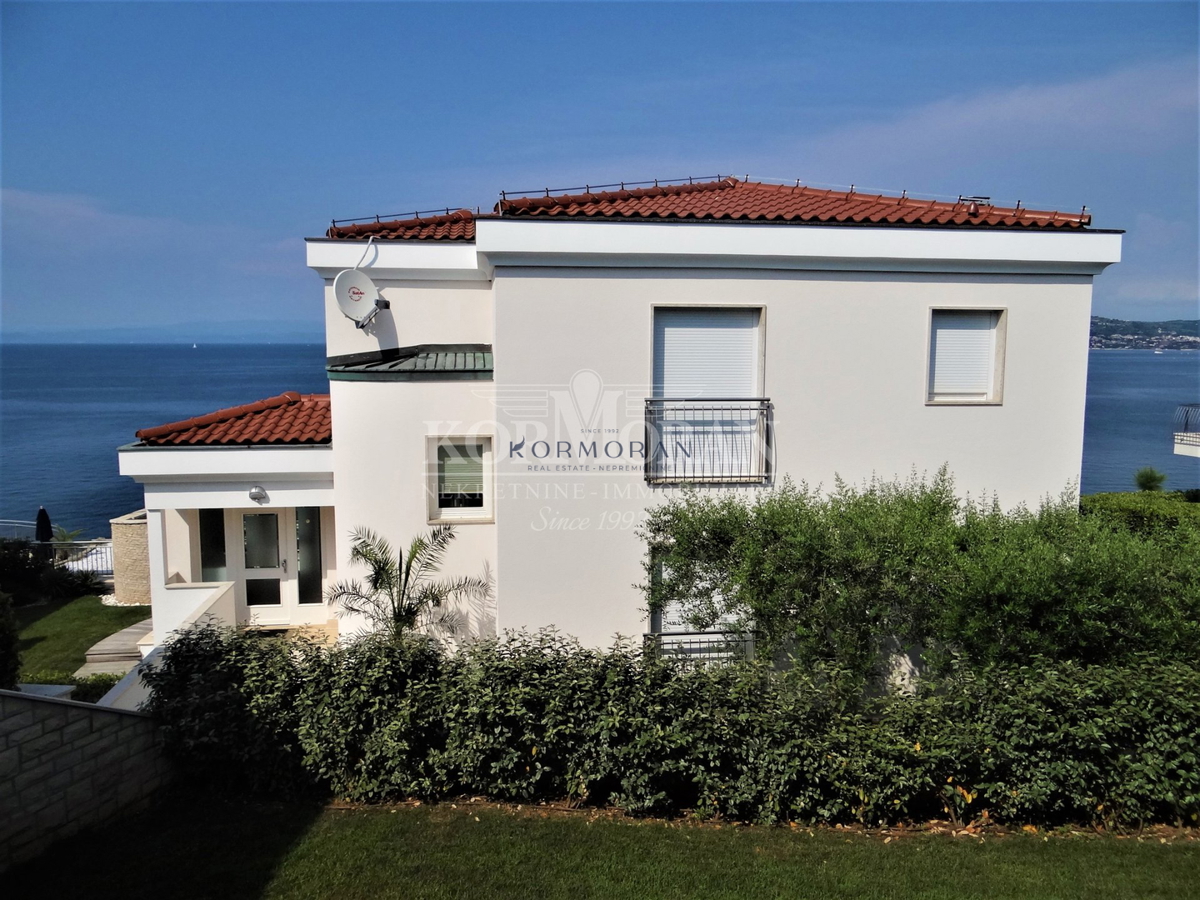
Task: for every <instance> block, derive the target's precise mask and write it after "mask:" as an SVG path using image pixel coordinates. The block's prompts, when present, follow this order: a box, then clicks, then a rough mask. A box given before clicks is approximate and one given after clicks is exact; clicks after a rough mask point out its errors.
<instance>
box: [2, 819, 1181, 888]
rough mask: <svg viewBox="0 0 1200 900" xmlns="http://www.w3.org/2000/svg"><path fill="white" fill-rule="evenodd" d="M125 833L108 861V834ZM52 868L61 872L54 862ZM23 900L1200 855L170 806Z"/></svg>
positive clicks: (789, 876) (1071, 881) (900, 873)
mask: <svg viewBox="0 0 1200 900" xmlns="http://www.w3.org/2000/svg"><path fill="white" fill-rule="evenodd" d="M113 833H120V834H122V835H125V836H126V839H125V840H123V841H122V843H121V845H120V848H119V849H114V845H113V844H112V842H111V840H110V839H108V838H106V837H105V835H106V834H108V835H111V834H113ZM62 860H70V865H63V864H62V862H61V861H62ZM9 879H10V880H9V884H8V887H9V888H11V896H14V897H18V896H19V897H22V898H39V897H45V898H51V897H56V898H57V897H87V898H89V900H104V898H121V900H125V898H128V897H143V896H144V897H150V896H153V897H155V898H158V900H193V898H202V897H203V898H207V897H220V898H222V900H237V898H251V897H254V898H268V900H284V898H323V897H336V898H338V900H356V898H363V900H380V898H389V897H397V898H405V900H423V898H454V897H470V898H476V897H486V898H498V900H504V898H521V900H527V898H558V897H562V898H570V900H580V898H605V900H622V898H639V900H642V898H655V897H663V898H691V897H695V898H703V900H726V898H758V897H763V898H767V897H770V898H776V897H788V898H792V897H795V898H803V897H813V898H822V900H834V898H905V900H910V898H922V900H925V898H928V900H939V898H946V900H950V898H954V900H970V898H987V900H1006V898H1021V900H1041V898H1054V900H1072V898H1088V900H1104V898H1110V897H1111V898H1122V900H1124V898H1130V897H1137V898H1145V900H1153V898H1167V897H1170V898H1187V897H1198V896H1200V840H1195V839H1194V836H1191V835H1184V836H1176V837H1174V838H1172V839H1171V840H1170V841H1169V842H1168V843H1167V844H1161V843H1159V838H1158V837H1154V838H1153V839H1147V840H1146V841H1145V842H1139V841H1138V840H1136V839H1133V838H1129V839H1118V838H1114V837H1100V836H1082V837H1060V836H1054V837H1050V838H1049V840H1045V839H1043V836H1041V835H1025V834H1016V835H1005V836H995V835H993V836H988V837H985V838H984V840H983V841H980V840H979V839H978V838H970V837H951V836H948V835H933V834H922V835H910V836H905V837H900V838H896V839H894V840H893V841H892V842H890V843H888V844H885V843H884V837H882V836H879V835H861V834H853V833H847V832H841V831H834V830H829V829H817V830H815V831H813V832H809V831H808V830H807V829H791V828H766V827H750V828H746V827H732V826H724V827H717V826H712V825H708V826H698V825H692V824H688V823H680V822H663V821H632V820H624V819H612V818H608V817H605V816H598V815H597V814H595V813H589V812H576V813H546V812H545V811H543V810H539V809H537V808H527V809H524V810H520V811H518V810H516V809H509V808H503V807H495V806H491V805H483V804H470V803H465V804H464V803H459V804H458V805H457V808H455V807H454V806H453V805H451V804H449V803H443V804H439V805H436V806H420V807H416V808H414V807H399V808H369V809H333V808H324V809H323V808H321V807H319V806H315V805H314V806H306V805H303V804H274V803H265V802H245V801H243V802H233V801H229V800H223V799H219V798H214V797H212V796H204V797H183V796H179V797H175V798H173V799H171V800H169V801H167V803H166V804H165V805H163V806H162V807H160V808H159V809H157V810H154V811H151V812H148V813H145V814H142V815H141V816H140V817H138V818H136V819H134V820H132V821H127V822H125V823H118V824H117V825H116V827H115V828H114V827H111V826H110V827H109V828H108V829H106V831H105V832H104V833H100V832H92V833H90V834H85V835H79V836H76V837H75V838H72V839H69V840H68V841H66V842H64V843H62V844H59V845H57V846H56V847H55V848H53V849H52V850H51V851H50V853H48V854H47V855H45V856H43V857H41V858H39V859H36V860H33V861H31V862H28V863H26V864H24V865H23V866H20V867H18V868H17V869H15V870H13V871H12V872H11V873H10V875H9Z"/></svg>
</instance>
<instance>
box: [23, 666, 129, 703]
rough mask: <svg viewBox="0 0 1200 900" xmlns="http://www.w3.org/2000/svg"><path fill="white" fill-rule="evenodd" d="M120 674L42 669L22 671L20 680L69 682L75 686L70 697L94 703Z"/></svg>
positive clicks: (105, 692) (40, 682) (30, 681)
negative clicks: (84, 673)
mask: <svg viewBox="0 0 1200 900" xmlns="http://www.w3.org/2000/svg"><path fill="white" fill-rule="evenodd" d="M121 677H122V676H120V675H114V674H110V673H107V672H100V673H97V674H95V675H74V674H72V673H71V672H62V671H55V670H42V671H37V672H22V673H21V682H22V683H24V684H70V685H74V686H75V690H74V691H72V692H71V699H72V700H78V701H80V702H81V703H95V702H96V701H97V700H99V699H100V698H101V697H103V696H104V695H105V694H107V693H108V692H109V691H111V690H112V689H113V687H114V686H115V685H116V683H117V682H118V681H120V680H121Z"/></svg>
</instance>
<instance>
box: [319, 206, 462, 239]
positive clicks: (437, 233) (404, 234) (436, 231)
mask: <svg viewBox="0 0 1200 900" xmlns="http://www.w3.org/2000/svg"><path fill="white" fill-rule="evenodd" d="M371 235H375V240H377V241H473V240H475V213H473V212H471V211H470V210H469V209H460V210H458V211H457V212H452V213H449V214H448V215H444V216H426V217H424V218H417V219H397V220H395V221H392V222H360V223H358V224H357V225H340V226H339V225H333V226H331V227H330V229H329V231H328V232H326V237H331V238H342V239H343V240H354V239H355V238H359V239H362V240H366V239H367V238H369V237H370V236H371Z"/></svg>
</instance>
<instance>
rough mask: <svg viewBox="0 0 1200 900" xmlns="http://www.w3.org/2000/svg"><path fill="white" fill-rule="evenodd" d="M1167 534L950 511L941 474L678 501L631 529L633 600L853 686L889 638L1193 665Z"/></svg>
mask: <svg viewBox="0 0 1200 900" xmlns="http://www.w3.org/2000/svg"><path fill="white" fill-rule="evenodd" d="M1089 502H1091V501H1089ZM1152 503H1153V501H1145V505H1144V507H1142V508H1146V509H1149V508H1150V507H1151V504H1152ZM1168 503H1169V501H1165V500H1164V503H1163V506H1164V507H1165V506H1166V505H1167V504H1168ZM1175 506H1178V507H1182V508H1186V509H1188V510H1189V511H1190V510H1200V505H1197V504H1187V503H1176V504H1173V505H1172V508H1174V507H1175ZM1091 508H1092V507H1089V509H1091ZM1179 521H1180V523H1181V524H1180V525H1179V527H1175V528H1166V527H1161V528H1158V527H1156V528H1153V529H1142V528H1133V527H1129V526H1128V525H1126V524H1124V522H1123V521H1122V520H1120V519H1116V518H1113V517H1111V516H1109V515H1107V514H1095V515H1093V514H1088V515H1081V514H1080V511H1079V506H1078V502H1077V501H1076V499H1075V498H1074V497H1073V496H1064V497H1062V498H1060V499H1058V500H1056V501H1048V502H1046V503H1045V504H1043V505H1042V506H1041V507H1040V508H1038V509H1037V510H1027V509H1023V508H1019V509H1016V510H1011V511H1005V510H1001V509H1000V508H999V507H998V506H996V505H994V504H991V503H986V502H968V501H964V500H962V499H960V498H959V497H958V496H957V493H956V491H955V489H954V484H953V481H952V480H951V479H950V478H949V476H948V475H947V474H946V473H945V472H944V471H943V472H940V473H939V474H938V475H937V476H936V477H934V478H933V479H929V480H925V479H920V478H915V477H914V478H911V479H909V480H908V481H903V482H888V481H873V482H870V483H868V484H865V485H862V486H853V485H848V484H845V483H842V482H838V483H837V484H836V485H835V486H834V489H833V490H832V491H830V492H823V491H818V490H816V489H812V488H809V487H807V486H805V485H800V486H795V485H792V484H790V483H785V484H784V485H782V486H781V487H779V488H778V489H775V490H771V491H765V492H762V493H759V494H756V495H754V496H753V497H747V496H745V495H738V494H732V493H717V494H710V493H697V492H682V493H681V494H679V495H677V496H674V497H672V498H670V499H669V500H667V501H666V502H664V503H662V504H661V505H659V506H657V507H655V508H654V509H652V510H650V512H649V514H648V516H647V518H646V521H645V523H644V525H643V528H642V535H643V537H644V538H645V540H646V543H647V547H648V551H649V552H648V554H647V579H646V593H647V602H648V605H649V606H650V608H651V609H663V608H667V607H674V608H680V609H682V610H683V611H684V613H685V614H686V616H687V618H688V619H689V620H690V621H691V623H692V624H693V626H694V627H695V628H696V629H697V630H703V629H705V628H708V627H710V626H712V625H713V624H715V623H717V622H719V621H728V618H729V617H732V618H733V619H734V620H735V621H737V622H739V623H740V624H741V625H742V626H743V627H744V628H745V629H747V630H751V631H754V632H755V633H756V634H757V635H758V638H759V640H758V646H759V648H760V652H762V653H763V654H764V655H765V656H772V655H775V654H778V653H780V652H786V653H787V654H788V655H790V656H791V657H792V658H794V659H796V660H797V661H799V662H800V664H802V665H805V666H812V665H817V664H822V663H824V664H834V665H838V666H844V667H848V668H851V669H854V670H855V671H857V672H860V673H863V674H864V675H865V674H868V673H870V672H872V671H877V670H878V668H879V667H880V663H881V661H883V660H885V659H886V655H885V651H886V648H888V647H889V646H894V643H895V642H896V641H897V640H898V641H899V642H900V644H901V645H904V646H914V645H915V646H923V647H925V648H927V649H928V650H929V651H935V650H936V651H938V652H937V654H935V653H933V652H929V653H927V661H930V662H937V661H938V659H937V656H938V655H941V656H945V655H946V654H949V655H955V656H958V657H960V658H963V659H965V660H967V661H969V662H970V663H971V664H973V665H984V664H989V663H1007V664H1016V663H1020V662H1021V661H1023V660H1026V659H1028V658H1030V657H1031V656H1035V655H1041V656H1045V657H1048V658H1051V659H1058V660H1064V661H1066V660H1074V661H1077V662H1081V663H1087V664H1098V665H1108V664H1124V663H1127V662H1128V661H1129V660H1130V659H1131V658H1132V657H1133V656H1135V655H1137V654H1141V653H1147V652H1153V653H1157V654H1159V655H1161V656H1163V657H1166V658H1170V659H1177V660H1180V661H1189V660H1197V659H1200V519H1196V518H1195V517H1191V518H1188V517H1181V518H1180V520H1179ZM1187 521H1194V522H1196V525H1197V527H1190V526H1188V527H1184V523H1185V522H1187Z"/></svg>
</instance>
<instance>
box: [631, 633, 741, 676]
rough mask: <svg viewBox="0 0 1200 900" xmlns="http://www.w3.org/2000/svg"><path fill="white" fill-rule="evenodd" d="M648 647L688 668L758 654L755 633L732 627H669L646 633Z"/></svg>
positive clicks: (723, 663) (660, 655) (660, 656)
mask: <svg viewBox="0 0 1200 900" xmlns="http://www.w3.org/2000/svg"><path fill="white" fill-rule="evenodd" d="M644 639H645V643H646V648H647V650H648V651H649V652H651V653H652V654H653V655H655V656H657V657H659V658H660V659H668V660H670V661H672V662H674V663H678V664H680V665H682V666H684V667H686V668H703V667H705V666H714V665H725V664H728V663H733V662H743V661H746V660H750V659H753V658H754V637H753V635H745V634H738V633H737V632H732V631H667V632H653V633H650V634H646V635H645V636H644Z"/></svg>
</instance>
